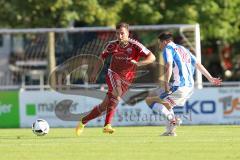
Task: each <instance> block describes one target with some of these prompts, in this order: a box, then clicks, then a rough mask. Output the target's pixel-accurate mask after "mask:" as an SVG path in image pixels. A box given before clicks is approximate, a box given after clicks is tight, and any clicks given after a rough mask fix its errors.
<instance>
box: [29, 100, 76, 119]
mask: <svg viewBox="0 0 240 160" xmlns="http://www.w3.org/2000/svg"><path fill="white" fill-rule="evenodd" d="M57 104H58V101H56V100H55V101H52V102H47V103H46V102H40V103H28V104H26V106H25V107H26V115H27V116H36V115H38V116H41V117H42V118H44V117H49V116H51V115H52V116H54V117H55V108H56V105H57ZM77 106H78V103H77V102H73V103H72V105H71V107H70V112H76V111H77Z"/></svg>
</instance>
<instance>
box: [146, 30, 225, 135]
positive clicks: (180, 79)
mask: <svg viewBox="0 0 240 160" xmlns="http://www.w3.org/2000/svg"><path fill="white" fill-rule="evenodd" d="M158 40H159V48H160V49H161V50H163V59H164V63H165V69H166V71H165V74H166V81H165V82H164V89H159V90H157V91H155V94H152V95H151V96H148V97H147V98H146V103H147V104H148V106H149V107H150V108H151V109H152V110H153V111H154V112H155V113H158V114H162V115H164V116H165V118H166V132H164V133H163V134H162V136H176V132H175V129H176V125H179V123H180V121H181V120H180V119H179V118H176V117H175V116H174V112H173V107H174V106H183V105H184V103H185V102H186V100H187V99H188V98H189V97H190V96H191V95H192V93H193V89H194V79H193V78H194V77H193V75H194V71H195V68H197V69H198V70H199V71H200V72H201V73H202V74H203V75H204V76H205V77H206V78H207V79H208V81H209V82H211V83H212V84H214V85H220V84H221V82H222V80H221V79H220V78H214V77H212V76H211V74H210V73H209V72H208V71H207V70H206V69H205V67H204V66H203V65H202V64H201V63H200V62H198V61H197V60H196V57H195V56H194V55H193V54H192V53H191V52H190V51H189V50H188V49H186V48H185V47H183V46H181V45H178V44H175V43H174V42H173V36H172V33H170V32H163V33H161V34H160V35H159V37H158ZM172 74H173V83H172V85H169V84H170V78H171V76H172Z"/></svg>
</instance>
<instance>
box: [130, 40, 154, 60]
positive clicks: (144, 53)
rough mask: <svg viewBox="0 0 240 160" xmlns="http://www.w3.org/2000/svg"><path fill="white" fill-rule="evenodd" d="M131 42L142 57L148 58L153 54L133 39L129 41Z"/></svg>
mask: <svg viewBox="0 0 240 160" xmlns="http://www.w3.org/2000/svg"><path fill="white" fill-rule="evenodd" d="M129 41H130V42H131V43H132V44H133V45H134V46H135V48H136V50H137V51H138V54H139V55H140V56H141V57H147V56H148V55H149V54H150V53H151V51H150V50H149V49H147V47H145V46H144V45H143V44H141V43H140V42H138V41H136V40H133V39H129Z"/></svg>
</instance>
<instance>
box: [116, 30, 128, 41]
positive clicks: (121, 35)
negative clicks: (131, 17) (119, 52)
mask: <svg viewBox="0 0 240 160" xmlns="http://www.w3.org/2000/svg"><path fill="white" fill-rule="evenodd" d="M116 36H117V39H118V40H119V41H120V42H125V41H127V40H128V36H129V31H128V30H127V29H126V28H125V27H121V28H120V29H117V30H116Z"/></svg>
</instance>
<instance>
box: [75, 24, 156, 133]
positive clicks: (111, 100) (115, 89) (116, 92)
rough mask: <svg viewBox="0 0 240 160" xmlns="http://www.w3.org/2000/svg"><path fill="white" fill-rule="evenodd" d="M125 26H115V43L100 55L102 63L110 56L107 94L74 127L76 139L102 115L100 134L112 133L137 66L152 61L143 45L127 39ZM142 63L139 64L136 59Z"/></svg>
mask: <svg viewBox="0 0 240 160" xmlns="http://www.w3.org/2000/svg"><path fill="white" fill-rule="evenodd" d="M128 27H129V26H128V24H127V23H120V24H118V25H117V26H116V38H117V39H116V40H114V41H110V42H108V44H107V45H106V47H105V49H104V50H103V52H102V53H101V55H100V59H102V60H103V61H104V59H106V58H107V57H108V56H111V63H110V67H109V69H108V72H107V75H106V83H107V85H108V92H107V95H106V97H105V99H104V100H103V102H102V103H101V104H99V105H96V106H95V107H94V108H93V109H92V110H91V111H90V112H89V114H87V115H86V116H84V117H83V118H82V119H81V120H80V122H79V123H78V125H77V127H76V134H77V136H79V135H80V134H81V133H82V132H83V129H84V127H85V125H86V124H87V122H89V121H90V120H92V119H94V118H96V117H98V116H101V115H102V114H103V113H105V112H106V118H105V125H104V128H103V132H104V133H113V132H114V131H115V130H114V129H113V128H112V126H111V121H112V118H113V116H114V113H115V109H116V106H117V105H118V102H119V100H120V98H121V97H122V96H123V95H124V94H125V93H126V92H127V90H128V88H129V86H130V85H131V83H132V81H133V80H134V77H135V73H136V69H137V66H142V65H147V64H150V63H152V62H154V61H155V59H156V58H155V56H154V55H153V53H152V52H151V51H149V50H148V49H147V48H146V47H145V46H143V45H142V44H141V43H139V42H137V41H136V40H133V39H130V38H129V29H128ZM141 57H142V58H143V60H141V61H139V59H140V58H141ZM96 75H97V73H95V74H92V76H90V81H92V82H94V81H95V80H96Z"/></svg>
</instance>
